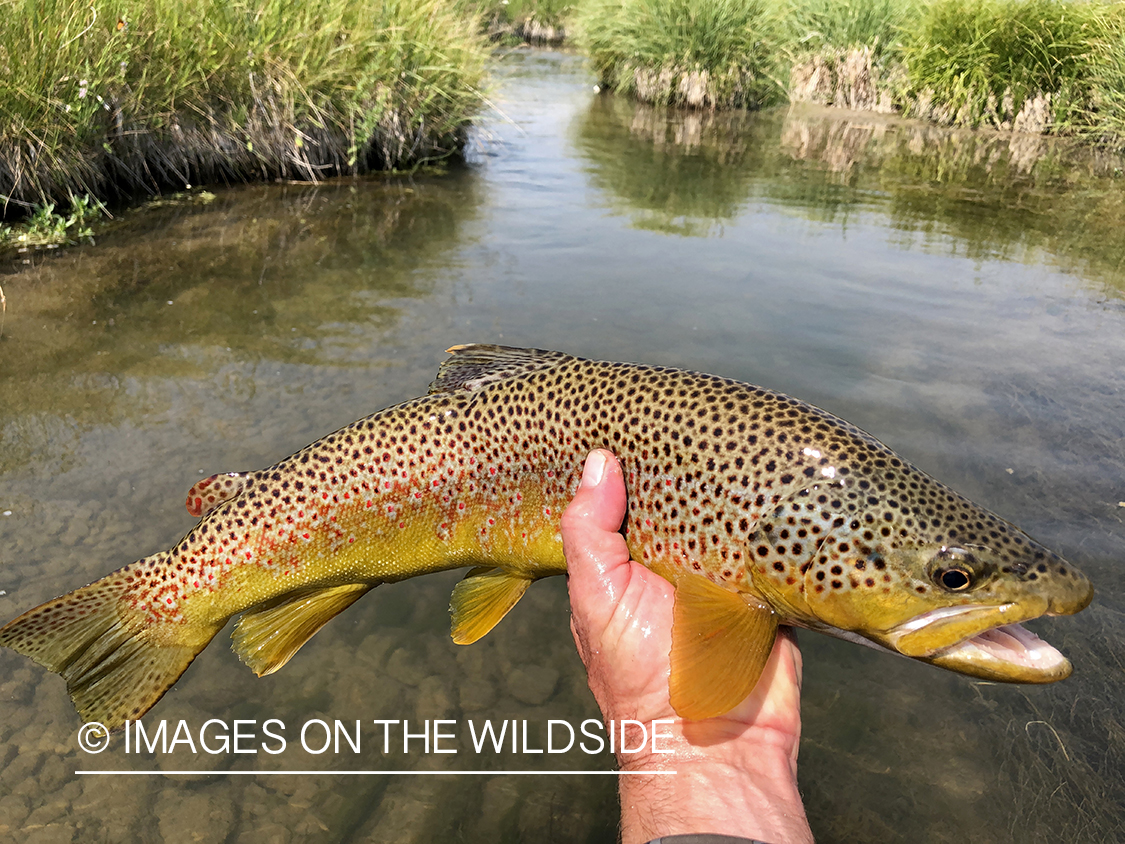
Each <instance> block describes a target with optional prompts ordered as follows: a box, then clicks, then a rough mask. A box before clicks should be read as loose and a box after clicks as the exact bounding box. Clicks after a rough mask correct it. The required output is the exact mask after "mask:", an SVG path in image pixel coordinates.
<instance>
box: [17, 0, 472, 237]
mask: <svg viewBox="0 0 1125 844" xmlns="http://www.w3.org/2000/svg"><path fill="white" fill-rule="evenodd" d="M0 7H2V10H3V15H0V71H2V73H3V77H4V83H5V84H4V85H3V86H0V114H3V115H4V119H3V120H2V121H0V198H3V203H4V205H3V208H4V211H5V216H9V217H11V216H15V215H18V214H19V213H20V212H21V211H23V212H26V211H28V210H30V209H32V208H33V207H42V206H45V205H48V204H52V203H54V204H57V205H58V206H60V207H64V208H65V207H66V206H67V204H68V203H69V202H70V201H71V199H72V198H73V197H76V196H83V195H87V194H88V195H90V196H93V197H95V198H99V199H115V198H119V197H122V196H130V195H136V194H139V193H146V192H155V191H157V190H160V189H167V188H171V189H182V188H183V187H185V185H190V184H199V183H207V182H222V181H242V180H258V179H272V178H285V179H293V180H302V181H314V180H318V179H320V178H323V177H327V176H334V175H339V174H345V173H356V172H363V171H365V170H371V169H388V168H401V167H407V166H411V165H413V164H416V163H418V162H422V161H425V160H426V159H429V158H434V157H439V156H443V155H446V154H448V153H449V152H451V151H453V150H456V149H457V148H458V147H459V146H460V145H461V144H462V142H463V139H464V131H465V128H466V126H467V123H468V120H469V118H470V117H471V116H472V115H473V113H474V112H475V111H476V110H477V108H478V107H479V106H480V104H481V101H482V98H481V93H480V86H481V81H482V78H483V74H484V65H485V61H486V59H487V48H486V43H485V39H484V38H483V37H482V36H481V35H480V34H479V26H478V24H477V22H476V21H475V20H473V19H472V18H471V17H470V16H468V15H466V14H464V13H463V12H462V11H461V10H457V9H454V8H453V6H452V5H450V3H448V2H446V0H383V2H380V3H377V4H365V3H357V2H353V1H352V0H308V2H303V3H300V4H292V3H287V2H283V0H251V2H249V3H231V2H226V0H147V2H139V0H137V2H130V0H123V2H121V3H119V4H117V5H116V6H115V7H114V10H113V12H112V14H111V13H110V12H109V11H108V10H107V9H106V8H105V7H102V6H94V7H93V8H92V7H91V5H90V4H89V3H88V2H85V0H7V2H0Z"/></svg>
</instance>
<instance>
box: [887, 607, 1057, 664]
mask: <svg viewBox="0 0 1125 844" xmlns="http://www.w3.org/2000/svg"><path fill="white" fill-rule="evenodd" d="M1042 609H1045V608H1039V607H1022V608H1021V607H1019V606H1017V605H1016V604H1001V605H999V606H992V607H979V606H975V607H973V606H962V607H942V608H940V609H937V610H932V611H930V612H927V613H923V614H922V615H920V616H917V617H915V618H912V619H910V620H909V621H907V622H904V623H903V624H901V625H899V626H898V627H896V628H895V629H894V630H893V631H892V632H891V635H890V637H889V639H890V642H891V643H892V645H893V647H894V649H895V650H897V651H898V652H899V653H902V654H905V655H906V656H911V657H914V658H916V659H920V660H923V661H925V662H929V663H931V664H933V665H937V666H939V667H941V668H947V669H950V670H952V671H957V672H959V673H961V674H968V675H970V676H973V677H980V678H982V679H985V680H997V681H1000V682H1007V683H1053V682H1055V681H1056V680H1062V679H1065V678H1066V677H1068V676H1070V672H1071V664H1070V661H1069V660H1068V659H1067V658H1066V657H1065V656H1063V655H1062V654H1061V653H1059V651H1058V650H1057V649H1056V648H1054V647H1053V646H1051V645H1049V644H1048V643H1047V642H1045V641H1043V640H1042V639H1040V638H1039V637H1038V636H1036V635H1035V634H1034V633H1032V632H1031V631H1030V630H1028V629H1027V628H1026V627H1024V626H1023V625H1022V624H1020V623H1019V622H1022V621H1028V620H1030V619H1033V618H1038V617H1040V616H1041V615H1043V614H1044V613H1043V612H1042ZM1036 610H1039V611H1038V612H1037V611H1036ZM982 628H984V629H982ZM965 634H967V635H965ZM951 637H955V640H954V641H952V642H951V643H950V638H951ZM943 640H944V641H943Z"/></svg>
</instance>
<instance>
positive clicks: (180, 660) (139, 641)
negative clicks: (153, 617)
mask: <svg viewBox="0 0 1125 844" xmlns="http://www.w3.org/2000/svg"><path fill="white" fill-rule="evenodd" d="M142 562H143V561H142ZM127 589H128V587H127V584H126V581H125V579H124V578H122V577H121V576H120V574H119V573H115V574H111V575H109V576H108V577H104V578H102V579H101V580H98V581H95V582H94V583H91V584H90V585H89V586H83V587H82V588H81V589H76V590H74V591H73V592H69V593H67V594H66V595H63V596H61V597H58V598H55V599H54V600H52V601H48V602H47V603H45V604H42V605H41V606H38V607H36V608H35V609H32V610H28V611H27V612H25V613H24V614H23V615H21V616H20V617H19V618H17V619H15V620H14V621H10V622H9V623H8V624H6V625H4V627H3V628H0V645H4V646H6V647H9V648H12V649H13V650H15V651H18V652H19V653H22V654H24V655H25V656H28V657H30V658H31V659H33V660H35V661H36V662H37V663H39V664H40V665H42V666H43V667H44V668H47V669H49V670H51V671H54V672H57V673H58V674H60V675H62V677H63V679H64V680H66V689H67V691H68V692H69V693H70V697H71V700H73V701H74V707H75V709H77V710H78V713H79V715H81V717H82V720H83V721H86V722H90V721H97V722H99V723H101V724H103V725H105V726H106V727H107V728H108V729H110V730H111V731H112V730H119V729H121V728H122V727H124V726H125V722H126V721H128V720H135V719H137V718H139V717H141V716H142V715H143V714H144V713H146V712H148V710H149V709H151V708H152V707H153V706H155V705H156V702H157V701H159V700H160V698H161V697H163V696H164V693H165V692H166V691H168V689H170V688H171V687H172V685H173V684H174V683H175V682H176V680H178V679H179V678H180V675H181V674H183V673H184V671H186V670H187V667H188V666H189V665H191V662H192V660H193V659H195V657H196V655H197V654H198V653H199V652H200V651H201V650H203V649H204V648H205V647H207V643H208V642H210V641H211V639H212V638H213V637H214V636H215V634H216V633H218V632H219V630H220V629H221V628H222V626H223V625H222V622H221V621H220V622H218V623H215V624H186V623H179V622H166V623H147V622H145V621H144V620H143V618H142V617H140V616H138V614H137V613H136V612H135V611H133V610H131V609H130V607H129V602H128V600H127Z"/></svg>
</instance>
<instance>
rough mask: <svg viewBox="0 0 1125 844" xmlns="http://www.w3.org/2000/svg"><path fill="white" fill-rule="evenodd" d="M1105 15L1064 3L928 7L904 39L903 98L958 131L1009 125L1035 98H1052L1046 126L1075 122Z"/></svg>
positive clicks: (944, 0) (994, 0) (962, 0)
mask: <svg viewBox="0 0 1125 844" xmlns="http://www.w3.org/2000/svg"><path fill="white" fill-rule="evenodd" d="M1109 8H1110V7H1108V6H1103V5H1101V4H1096V3H1086V2H1068V0H931V2H929V3H927V4H926V5H924V6H923V7H922V14H921V17H920V19H919V21H918V23H917V25H915V26H912V27H910V28H909V29H908V30H906V31H905V33H904V37H903V43H902V60H903V63H904V64H905V66H906V70H907V76H908V79H909V94H911V95H912V96H913V97H914V98H915V99H916V100H918V99H921V100H923V101H929V102H930V103H932V105H933V107H934V108H935V110H936V111H937V112H938V114H940V115H945V116H947V118H948V119H947V120H946V121H945V122H953V123H958V124H962V125H970V126H976V125H980V124H982V123H985V124H993V125H996V126H1003V125H1005V124H1009V125H1010V124H1011V122H1012V120H1013V118H1014V117H1015V115H1016V114H1018V113H1019V111H1020V109H1021V108H1023V106H1024V104H1025V103H1026V102H1027V101H1028V100H1030V99H1032V98H1033V97H1035V96H1037V95H1039V94H1050V95H1051V106H1050V121H1051V123H1053V124H1059V123H1063V122H1068V121H1072V120H1075V119H1078V118H1079V115H1080V114H1081V113H1082V112H1084V110H1085V109H1086V106H1087V103H1088V102H1089V99H1090V96H1091V92H1092V89H1091V82H1092V77H1093V70H1094V61H1095V48H1096V44H1097V42H1098V40H1099V39H1100V37H1101V36H1102V33H1103V28H1104V24H1105V20H1104V19H1105V13H1106V10H1107V9H1109ZM910 110H911V109H910V108H909V106H908V108H907V111H910ZM923 116H925V115H923Z"/></svg>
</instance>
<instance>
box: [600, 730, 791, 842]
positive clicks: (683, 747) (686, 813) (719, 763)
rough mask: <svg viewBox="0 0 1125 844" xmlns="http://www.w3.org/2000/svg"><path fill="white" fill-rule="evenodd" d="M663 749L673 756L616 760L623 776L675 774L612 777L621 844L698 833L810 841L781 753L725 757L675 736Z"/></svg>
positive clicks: (742, 752)
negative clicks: (616, 788)
mask: <svg viewBox="0 0 1125 844" xmlns="http://www.w3.org/2000/svg"><path fill="white" fill-rule="evenodd" d="M662 744H663V745H664V747H666V748H668V749H670V750H672V751H673V752H671V753H666V754H651V755H646V756H645V758H644V759H636V758H631V759H626V758H622V759H621V765H622V770H623V771H675V773H673V774H651V775H650V774H643V773H628V774H623V775H622V776H620V777H619V780H620V793H621V837H622V842H623V844H644V842H646V841H651V840H652V839H654V838H657V837H659V836H663V835H679V834H685V833H701V832H714V833H724V834H726V835H740V836H744V837H746V838H752V839H758V840H761V841H766V842H769V844H808V843H809V842H811V841H812V840H813V838H812V832H811V830H810V829H809V825H808V821H807V820H806V818H805V810H804V807H803V805H802V803H801V796H800V793H799V792H798V790H797V766H796V761H795V760H792V759H790V758H789V755H788V754H787V753H786V752H785V751H784V750H782V749H781V748H779V747H774V746H770V745H769V744H767V745H765V746H762V745H755V746H753V747H750V746H745V747H742V748H739V750H738V751H737V752H736V753H735V754H732V753H731V752H730V749H729V747H728V748H721V747H720V746H718V745H710V746H708V745H706V744H703V743H694V742H693V741H689V740H688V738H687V737H685V736H684V735H682V734H680V735H676V736H675V737H674V738H672V739H670V740H668V741H665V742H662ZM732 756H734V758H732Z"/></svg>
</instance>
